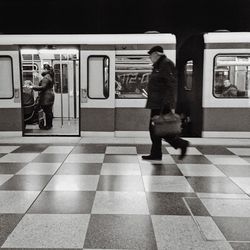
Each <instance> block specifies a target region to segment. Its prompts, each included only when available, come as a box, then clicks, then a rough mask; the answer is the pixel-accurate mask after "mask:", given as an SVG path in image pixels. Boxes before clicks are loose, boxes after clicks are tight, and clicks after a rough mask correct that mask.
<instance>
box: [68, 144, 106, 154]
mask: <svg viewBox="0 0 250 250" xmlns="http://www.w3.org/2000/svg"><path fill="white" fill-rule="evenodd" d="M105 150H106V145H105V144H86V145H78V146H76V147H75V148H74V149H73V150H72V152H71V154H86V153H87V154H101V153H105Z"/></svg>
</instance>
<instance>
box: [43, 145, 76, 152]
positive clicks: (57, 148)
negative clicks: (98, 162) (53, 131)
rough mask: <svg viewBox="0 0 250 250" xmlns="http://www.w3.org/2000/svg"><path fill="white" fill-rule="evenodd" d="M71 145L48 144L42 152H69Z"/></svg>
mask: <svg viewBox="0 0 250 250" xmlns="http://www.w3.org/2000/svg"><path fill="white" fill-rule="evenodd" d="M73 148H74V147H73V146H49V147H47V148H46V149H45V150H44V151H43V152H42V153H44V154H69V153H70V152H71V150H72V149H73Z"/></svg>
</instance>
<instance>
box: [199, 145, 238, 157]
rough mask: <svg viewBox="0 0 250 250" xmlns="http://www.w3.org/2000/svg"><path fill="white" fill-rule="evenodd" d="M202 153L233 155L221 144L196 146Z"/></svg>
mask: <svg viewBox="0 0 250 250" xmlns="http://www.w3.org/2000/svg"><path fill="white" fill-rule="evenodd" d="M196 148H197V149H198V150H199V151H200V152H201V153H202V154H204V155H233V153H232V152H231V151H230V150H228V149H227V148H225V147H223V146H216V145H213V146H211V145H208V146H204V145H203V146H197V147H196Z"/></svg>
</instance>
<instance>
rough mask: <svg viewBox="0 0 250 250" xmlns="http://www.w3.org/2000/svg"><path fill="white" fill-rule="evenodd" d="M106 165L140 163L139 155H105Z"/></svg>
mask: <svg viewBox="0 0 250 250" xmlns="http://www.w3.org/2000/svg"><path fill="white" fill-rule="evenodd" d="M103 162H104V163H138V162H139V160H138V157H137V155H118V154H117V155H107V154H106V155H105V157H104V161H103Z"/></svg>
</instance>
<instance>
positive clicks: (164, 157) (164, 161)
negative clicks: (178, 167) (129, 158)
mask: <svg viewBox="0 0 250 250" xmlns="http://www.w3.org/2000/svg"><path fill="white" fill-rule="evenodd" d="M142 155H143V154H140V155H138V160H139V162H140V163H143V164H147V163H148V164H152V163H161V164H175V161H174V159H173V157H172V156H171V155H167V154H163V155H162V160H152V161H151V160H150V161H148V160H143V159H142V158H141V157H142Z"/></svg>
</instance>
